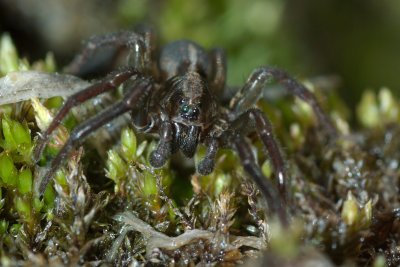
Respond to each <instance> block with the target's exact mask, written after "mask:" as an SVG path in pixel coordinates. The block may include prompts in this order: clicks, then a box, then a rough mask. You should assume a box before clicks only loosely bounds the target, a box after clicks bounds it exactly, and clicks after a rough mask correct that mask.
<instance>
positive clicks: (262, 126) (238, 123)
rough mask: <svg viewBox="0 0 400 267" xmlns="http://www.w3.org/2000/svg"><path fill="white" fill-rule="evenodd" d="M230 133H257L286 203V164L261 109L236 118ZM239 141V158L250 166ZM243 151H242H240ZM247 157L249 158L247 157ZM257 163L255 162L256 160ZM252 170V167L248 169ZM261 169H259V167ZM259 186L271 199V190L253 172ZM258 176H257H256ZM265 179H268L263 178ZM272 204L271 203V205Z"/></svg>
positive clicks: (283, 200)
mask: <svg viewBox="0 0 400 267" xmlns="http://www.w3.org/2000/svg"><path fill="white" fill-rule="evenodd" d="M230 128H231V129H230V131H233V132H235V133H237V134H238V135H247V134H248V133H249V132H252V131H254V130H255V131H256V132H257V134H258V135H259V136H260V139H261V141H262V142H263V144H264V146H265V147H266V149H267V151H268V154H269V157H270V159H271V161H272V166H273V168H274V172H275V176H276V180H277V183H278V190H279V194H280V198H281V199H282V203H285V202H286V179H287V178H286V177H287V175H286V171H285V163H284V161H283V158H282V155H281V152H280V150H279V146H278V144H277V142H276V141H275V138H274V135H273V131H272V126H271V123H270V122H269V121H268V119H267V118H266V117H265V116H264V114H263V113H262V111H261V110H259V109H254V108H253V109H249V110H247V111H246V112H244V113H243V114H241V115H240V116H239V117H238V118H236V119H235V120H234V121H233V122H232V123H231V126H230ZM237 140H238V139H237V138H236V139H235V140H234V141H235V146H236V149H237V150H238V153H239V156H240V157H241V159H242V162H243V165H245V166H246V164H247V165H248V164H249V163H248V161H249V160H250V159H251V158H250V157H249V156H248V155H247V154H246V153H244V152H240V151H243V149H244V148H242V146H241V144H240V142H238V141H237ZM239 149H241V150H239ZM245 155H247V156H245ZM254 161H255V160H254ZM247 168H250V167H247ZM254 168H255V167H254V166H253V165H251V169H254ZM257 168H259V167H257ZM249 173H250V174H251V175H252V176H253V177H254V179H255V181H256V182H257V184H259V187H260V190H261V192H263V194H264V196H265V197H266V198H267V200H269V199H270V195H271V193H270V192H269V190H272V189H269V188H265V184H263V183H261V182H259V181H258V180H259V179H260V176H259V175H258V174H257V173H258V171H257V172H256V171H254V170H252V171H251V172H249ZM255 174H257V176H254V175H255ZM263 179H264V180H265V179H267V178H265V177H264V176H263ZM269 204H271V203H269Z"/></svg>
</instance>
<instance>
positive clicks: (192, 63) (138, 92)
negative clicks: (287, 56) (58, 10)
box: [34, 28, 336, 224]
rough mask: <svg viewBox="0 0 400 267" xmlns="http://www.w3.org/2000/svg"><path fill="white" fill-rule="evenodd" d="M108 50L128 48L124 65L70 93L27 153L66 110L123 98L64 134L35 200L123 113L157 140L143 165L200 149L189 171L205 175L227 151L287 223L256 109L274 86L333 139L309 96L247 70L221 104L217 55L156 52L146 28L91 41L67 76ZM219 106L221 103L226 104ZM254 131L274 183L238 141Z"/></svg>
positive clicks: (276, 76)
mask: <svg viewBox="0 0 400 267" xmlns="http://www.w3.org/2000/svg"><path fill="white" fill-rule="evenodd" d="M104 46H113V47H116V48H121V47H127V48H128V49H129V50H130V55H129V66H128V67H126V68H123V69H121V70H119V71H116V72H113V73H111V74H110V75H108V76H107V77H106V78H105V79H104V80H102V81H100V82H98V83H94V84H93V85H91V86H89V87H88V88H86V89H84V90H82V91H80V92H78V93H76V94H74V95H72V96H71V97H69V98H68V100H67V101H66V103H65V104H64V105H63V107H62V108H61V109H60V111H59V112H58V113H57V115H56V116H55V118H54V120H53V121H52V123H51V124H50V126H49V127H48V129H47V130H46V131H45V132H44V133H43V134H42V136H41V138H40V140H39V142H38V144H37V146H36V150H35V152H34V157H35V159H36V160H38V159H39V157H40V155H41V153H42V151H43V149H44V147H45V146H46V144H47V142H48V141H49V138H50V135H51V133H52V132H53V131H54V130H55V129H56V128H57V127H58V126H59V124H60V123H61V121H62V119H63V118H64V117H65V116H66V115H67V113H68V112H69V111H70V109H71V108H72V107H74V106H76V105H79V104H80V103H82V102H84V101H86V100H88V99H91V98H93V97H95V96H97V95H100V94H102V93H104V92H106V91H111V90H115V89H116V88H118V87H119V86H120V85H124V96H123V98H122V99H121V100H120V101H119V102H117V103H115V104H113V105H112V106H110V107H109V108H107V109H106V110H104V111H103V112H101V113H100V114H97V115H96V116H94V117H92V118H90V119H88V120H87V121H85V122H83V123H81V124H80V125H78V126H77V127H76V128H75V129H73V130H72V132H71V135H70V138H69V139H68V141H67V142H66V144H65V145H64V146H63V148H62V149H61V150H60V152H59V154H58V155H57V156H56V157H55V159H54V160H53V161H52V162H51V166H50V169H49V171H48V172H47V173H46V174H45V176H44V177H43V179H42V181H41V183H40V188H39V191H40V192H39V193H40V194H43V192H44V190H45V188H46V186H47V184H48V183H49V181H50V179H51V177H52V176H53V175H54V172H55V171H56V170H57V169H58V168H59V167H60V165H61V164H62V163H63V161H64V160H65V158H66V157H68V155H69V153H70V151H71V150H72V149H73V148H74V147H76V146H78V145H80V144H81V143H82V141H83V140H84V138H85V137H86V136H88V135H89V134H90V133H92V132H93V131H95V130H96V129H98V128H99V127H101V126H103V125H105V124H107V123H108V122H110V121H111V120H113V119H115V118H116V117H118V116H120V115H122V114H124V113H126V112H130V113H131V116H132V119H133V122H134V126H135V128H136V129H137V131H140V132H144V133H152V134H154V133H155V134H157V135H158V136H159V142H158V145H157V147H156V148H155V150H154V151H153V152H152V153H151V154H150V164H151V165H152V166H153V167H156V168H158V167H161V166H163V165H164V164H165V162H166V161H167V160H168V159H169V157H170V156H171V154H173V153H175V152H178V151H181V152H182V153H183V154H184V155H185V156H187V157H193V155H194V154H195V152H196V149H197V147H198V144H200V143H203V144H204V145H205V146H206V148H207V149H206V153H205V156H204V158H203V159H202V160H201V161H200V162H199V164H198V166H197V167H196V168H197V172H198V173H199V174H201V175H206V174H209V173H211V172H212V171H213V169H214V161H215V157H216V153H217V151H218V149H219V148H220V147H230V148H232V149H234V150H235V151H236V152H237V154H238V156H239V158H240V159H241V162H242V164H243V168H244V170H245V171H246V172H247V173H248V174H249V176H250V177H251V178H252V179H253V180H254V181H255V182H256V183H257V185H258V187H259V189H260V191H261V192H262V194H263V195H264V197H265V198H266V200H267V203H268V206H269V208H270V209H271V210H273V211H274V212H275V213H276V214H277V215H278V217H279V218H280V220H281V222H282V223H283V224H287V214H286V213H287V211H286V196H285V194H286V191H285V180H286V173H285V164H284V161H283V158H282V156H281V153H280V150H279V147H278V145H277V142H276V141H275V139H274V137H273V131H272V127H271V124H270V122H269V120H268V119H267V118H266V117H265V115H264V114H263V112H262V111H261V110H260V109H258V108H256V102H257V101H258V99H259V98H260V96H261V95H262V91H263V88H264V87H265V85H266V84H267V83H268V82H270V81H271V80H274V81H275V82H276V83H279V84H281V85H282V86H283V87H285V88H286V89H287V90H288V91H289V92H290V93H292V94H293V95H295V96H297V97H299V98H300V99H302V100H304V101H306V102H307V103H309V104H310V105H311V107H312V108H313V110H314V112H315V114H316V116H317V117H318V119H319V122H320V124H321V125H322V126H324V128H325V129H326V131H327V133H330V134H331V135H335V134H336V130H335V128H334V127H333V126H332V124H331V122H330V120H329V118H328V117H327V116H326V115H325V113H324V112H323V111H322V109H321V108H320V106H319V104H318V103H317V101H316V99H315V97H314V95H313V94H312V93H310V92H309V91H308V90H307V89H306V88H305V87H304V86H303V85H301V84H300V83H298V82H297V81H296V80H294V79H293V78H291V77H290V76H289V75H287V74H286V72H284V71H282V70H280V69H277V68H272V67H260V68H257V69H255V70H254V71H253V73H252V74H251V75H250V77H249V78H248V80H247V82H246V83H245V84H244V86H242V87H241V89H239V91H238V92H237V93H236V95H235V96H234V97H233V98H232V99H231V100H230V101H226V99H224V100H222V97H223V95H224V90H226V89H228V87H227V86H226V84H225V78H226V77H225V76H226V62H225V61H226V60H225V55H224V52H223V50H221V49H212V50H211V51H206V50H205V49H203V48H202V47H200V46H199V45H197V44H196V43H194V42H191V41H186V40H183V41H176V42H173V43H170V44H167V45H166V46H164V47H162V48H161V49H158V47H157V46H156V44H155V42H154V34H153V33H152V31H150V30H148V29H145V28H144V29H141V30H138V31H136V32H118V33H113V34H109V35H105V36H100V37H94V38H92V39H91V40H90V41H89V42H88V43H87V45H86V47H85V48H84V50H83V52H82V53H81V54H79V55H78V56H77V57H76V58H75V59H74V61H73V62H72V63H71V64H70V65H69V66H68V68H67V71H68V72H69V73H73V74H77V73H79V71H80V69H81V68H82V66H83V65H84V64H85V62H87V61H88V59H89V58H90V56H91V55H92V54H93V53H94V52H95V51H97V50H98V49H99V48H102V47H104ZM228 102H229V105H225V104H224V103H228ZM253 132H256V133H257V134H258V136H259V138H260V139H261V141H262V142H263V144H264V146H265V148H266V149H267V152H268V154H269V157H270V159H271V162H272V165H273V168H274V176H275V177H276V183H277V185H275V184H274V183H271V182H270V180H269V179H267V178H266V177H265V176H264V175H263V173H262V172H261V169H260V167H259V165H258V164H257V161H256V159H255V157H254V155H253V152H252V150H251V148H250V146H249V144H248V143H247V140H246V136H247V135H248V134H251V133H253Z"/></svg>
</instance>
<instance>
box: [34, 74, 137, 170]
mask: <svg viewBox="0 0 400 267" xmlns="http://www.w3.org/2000/svg"><path fill="white" fill-rule="evenodd" d="M138 74H140V73H139V72H138V71H137V70H136V69H127V70H122V71H118V72H115V73H112V74H110V75H109V77H107V79H105V80H104V81H102V82H99V83H96V84H94V85H92V86H89V87H88V88H86V89H84V90H82V91H80V92H77V93H75V94H73V95H72V96H70V97H69V98H68V99H67V101H66V102H65V104H64V105H63V106H62V107H61V109H60V110H59V111H58V113H57V114H56V116H55V117H54V119H53V121H52V122H51V123H50V125H49V127H48V128H47V129H46V131H45V132H44V133H43V134H42V135H41V137H40V139H39V141H38V143H37V144H36V147H35V150H34V152H33V160H34V161H35V162H37V161H38V160H39V158H40V156H41V154H42V152H43V149H44V148H45V147H46V145H47V143H48V142H49V139H50V136H51V134H52V133H53V131H54V130H55V129H56V128H57V127H58V126H59V125H60V123H61V121H62V120H63V119H64V118H65V116H66V115H67V114H68V112H69V111H70V110H71V109H72V108H73V107H75V106H77V105H79V104H81V103H83V102H85V101H87V100H89V99H91V98H93V97H95V96H98V95H100V94H102V93H104V92H107V91H111V90H115V89H117V88H118V86H119V85H121V84H122V83H123V82H125V81H126V80H128V79H129V78H130V77H132V76H134V75H138Z"/></svg>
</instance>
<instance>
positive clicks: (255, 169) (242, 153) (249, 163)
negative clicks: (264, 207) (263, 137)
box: [232, 134, 288, 226]
mask: <svg viewBox="0 0 400 267" xmlns="http://www.w3.org/2000/svg"><path fill="white" fill-rule="evenodd" d="M232 142H233V146H234V147H235V149H236V151H237V152H238V155H239V157H240V159H241V161H242V164H243V168H244V169H245V171H246V172H247V173H248V174H249V175H250V176H251V178H252V179H253V181H254V182H255V183H256V184H257V186H258V188H259V189H260V191H261V193H262V194H263V196H264V197H265V199H266V200H267V203H268V207H269V208H270V209H271V210H272V211H273V213H274V214H277V216H278V218H279V220H280V221H281V223H282V225H284V226H288V218H287V214H286V206H285V205H286V204H285V202H284V200H283V199H282V197H281V196H280V195H279V193H278V191H277V190H276V186H275V185H274V184H273V183H271V182H270V180H269V179H267V178H266V177H265V176H264V175H263V173H262V171H261V168H260V167H259V166H258V164H257V163H256V159H255V158H254V155H253V152H252V151H251V148H250V146H249V144H247V142H246V140H245V139H244V138H243V137H242V136H241V134H237V135H235V136H234V137H233V140H232Z"/></svg>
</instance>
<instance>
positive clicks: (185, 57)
mask: <svg viewBox="0 0 400 267" xmlns="http://www.w3.org/2000/svg"><path fill="white" fill-rule="evenodd" d="M158 64H159V68H160V71H161V74H162V77H163V80H168V79H169V78H171V77H174V76H177V75H180V74H183V73H185V72H188V71H195V72H198V73H200V74H202V75H204V76H205V78H207V77H208V76H209V74H210V73H211V67H210V60H209V56H208V53H207V52H206V50H205V49H204V48H202V47H201V46H199V45H198V44H196V43H195V42H192V41H187V40H179V41H175V42H172V43H169V44H167V45H165V46H164V47H163V48H162V49H161V52H160V56H159V61H158Z"/></svg>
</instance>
